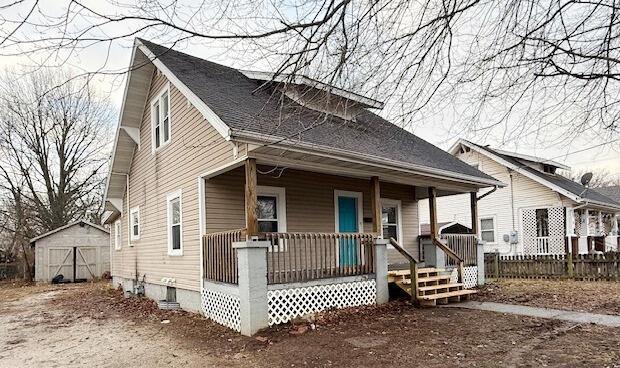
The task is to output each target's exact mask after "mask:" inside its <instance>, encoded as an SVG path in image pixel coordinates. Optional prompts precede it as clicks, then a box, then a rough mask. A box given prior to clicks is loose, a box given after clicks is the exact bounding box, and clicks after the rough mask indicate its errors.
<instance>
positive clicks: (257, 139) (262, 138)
mask: <svg viewBox="0 0 620 368" xmlns="http://www.w3.org/2000/svg"><path fill="white" fill-rule="evenodd" d="M231 139H233V140H237V141H243V142H248V143H259V144H265V143H267V144H270V146H272V147H274V148H278V147H282V148H286V149H288V150H295V151H300V152H305V153H311V154H315V155H319V156H325V157H332V158H336V159H341V160H345V161H352V162H356V163H360V164H366V165H370V166H382V167H387V168H393V169H396V170H401V171H407V172H410V173H414V174H418V175H425V176H430V177H435V178H438V179H448V180H453V181H458V182H462V183H466V184H472V185H476V186H478V187H480V188H486V187H502V188H503V187H505V186H506V184H504V183H502V182H501V181H498V180H489V179H485V178H480V177H475V176H470V175H464V174H460V173H455V172H452V171H448V170H441V169H436V168H432V167H428V166H422V165H415V164H410V163H406V162H402V161H396V160H391V159H386V158H383V157H379V156H374V155H368V154H363V153H359V152H354V151H349V150H344V149H337V148H333V147H329V146H324V145H319V144H313V143H307V142H300V141H297V140H295V141H294V142H289V140H287V139H283V138H282V137H277V136H271V135H266V134H260V133H256V132H248V131H244V130H237V129H234V130H232V132H231Z"/></svg>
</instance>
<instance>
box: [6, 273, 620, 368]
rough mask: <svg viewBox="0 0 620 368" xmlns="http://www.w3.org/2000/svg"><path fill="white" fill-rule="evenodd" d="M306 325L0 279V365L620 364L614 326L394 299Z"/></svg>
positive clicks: (93, 287) (99, 287) (90, 288)
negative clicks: (230, 321)
mask: <svg viewBox="0 0 620 368" xmlns="http://www.w3.org/2000/svg"><path fill="white" fill-rule="evenodd" d="M314 327H315V328H314V329H313V328H312V325H297V326H289V325H287V326H281V327H279V328H273V329H269V330H267V331H264V332H262V333H260V334H259V336H258V337H255V338H247V337H242V336H240V335H238V334H236V333H234V332H232V331H230V330H228V329H226V328H224V327H221V326H219V325H217V324H214V323H212V322H211V321H208V320H205V319H204V318H202V317H200V316H197V315H192V314H188V313H180V312H162V311H159V310H157V309H156V307H155V305H154V304H153V303H152V302H150V301H147V300H136V299H124V298H123V297H122V295H121V293H120V292H118V291H116V290H112V289H110V288H109V287H108V286H107V285H106V284H101V283H100V284H82V285H71V286H59V287H56V286H50V285H44V286H21V287H19V286H18V287H15V286H12V285H6V284H5V285H0V367H42V366H45V367H68V366H71V367H187V368H189V367H210V366H217V367H220V366H222V367H241V366H244V367H247V366H252V367H267V366H269V367H349V366H355V367H377V366H406V367H456V366H459V367H498V366H501V367H545V366H548V367H616V368H617V367H620V329H612V328H603V327H597V326H592V325H575V324H571V323H564V322H558V321H550V320H540V319H534V318H523V317H519V316H514V315H501V314H495V313H491V312H483V311H472V310H460V309H453V308H433V309H414V308H412V307H411V306H410V305H408V303H407V302H405V301H396V302H391V303H390V304H388V305H386V306H383V307H379V308H370V307H369V308H352V309H349V310H345V311H340V312H330V313H325V314H322V315H320V316H318V317H317V320H316V322H315V324H314ZM304 330H306V331H305V332H304Z"/></svg>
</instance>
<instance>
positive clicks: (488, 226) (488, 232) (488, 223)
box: [480, 217, 495, 243]
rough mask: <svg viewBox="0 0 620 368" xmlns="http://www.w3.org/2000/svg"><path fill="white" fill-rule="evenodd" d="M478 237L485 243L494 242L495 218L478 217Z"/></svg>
mask: <svg viewBox="0 0 620 368" xmlns="http://www.w3.org/2000/svg"><path fill="white" fill-rule="evenodd" d="M480 238H481V239H482V241H484V242H487V243H495V218H493V217H483V218H480Z"/></svg>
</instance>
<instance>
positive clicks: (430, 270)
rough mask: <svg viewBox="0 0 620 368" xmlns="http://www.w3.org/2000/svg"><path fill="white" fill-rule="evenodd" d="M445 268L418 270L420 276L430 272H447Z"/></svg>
mask: <svg viewBox="0 0 620 368" xmlns="http://www.w3.org/2000/svg"><path fill="white" fill-rule="evenodd" d="M445 271H446V270H444V269H443V268H435V267H424V268H418V274H420V273H430V272H445Z"/></svg>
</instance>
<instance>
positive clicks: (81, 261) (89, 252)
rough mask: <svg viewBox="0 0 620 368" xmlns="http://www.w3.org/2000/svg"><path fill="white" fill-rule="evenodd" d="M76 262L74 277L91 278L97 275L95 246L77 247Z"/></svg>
mask: <svg viewBox="0 0 620 368" xmlns="http://www.w3.org/2000/svg"><path fill="white" fill-rule="evenodd" d="M75 249H76V251H77V254H76V257H75V262H76V270H75V272H76V278H78V279H87V280H90V279H93V278H95V277H97V248H95V247H77V248H75Z"/></svg>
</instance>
